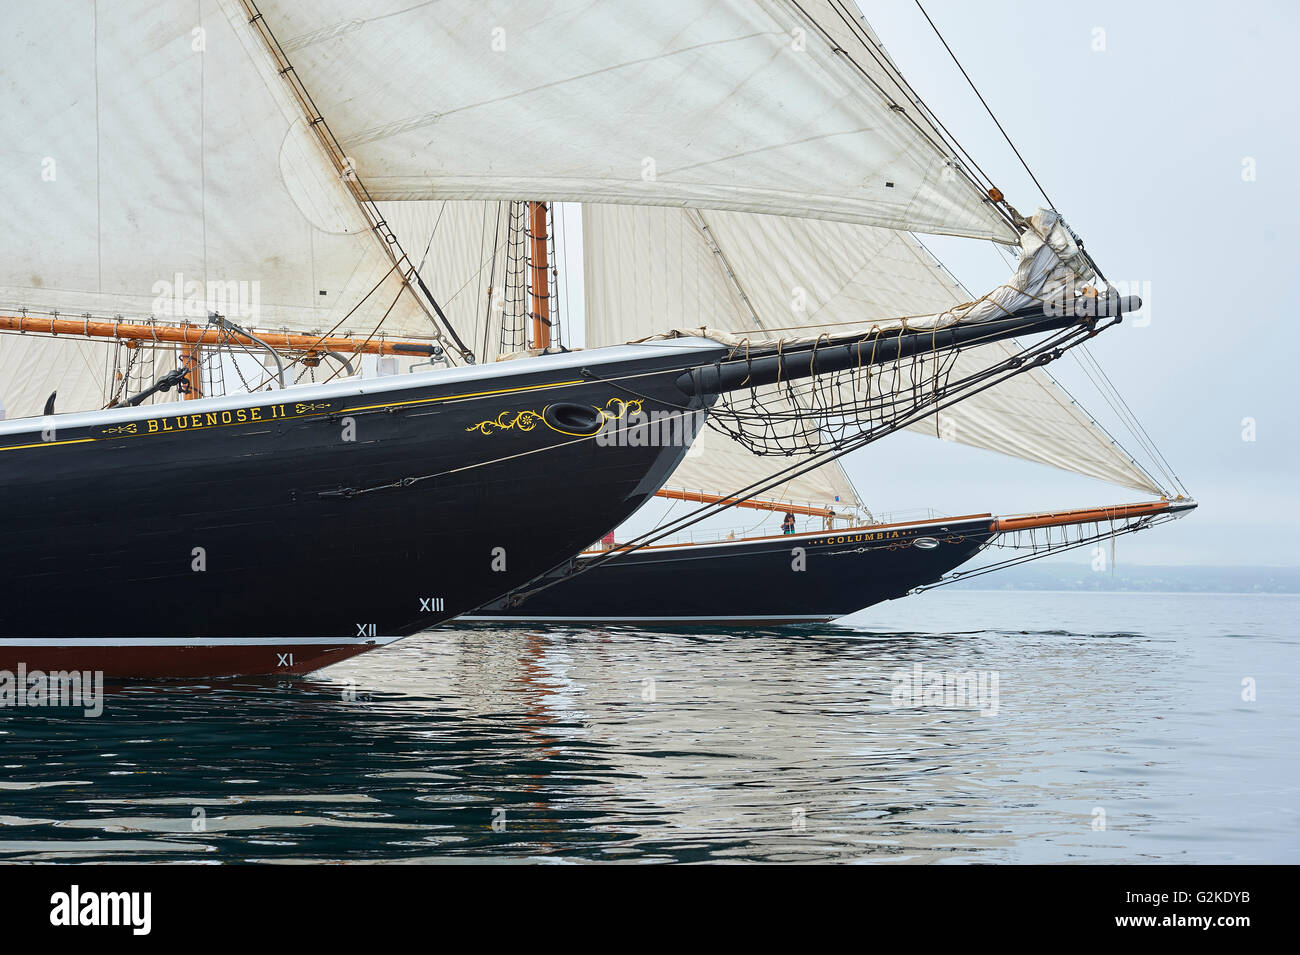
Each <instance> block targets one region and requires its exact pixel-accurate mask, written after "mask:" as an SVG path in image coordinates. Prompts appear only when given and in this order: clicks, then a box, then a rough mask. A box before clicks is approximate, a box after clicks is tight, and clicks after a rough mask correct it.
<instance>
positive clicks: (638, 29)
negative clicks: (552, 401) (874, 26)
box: [258, 0, 1016, 242]
mask: <svg viewBox="0 0 1300 955" xmlns="http://www.w3.org/2000/svg"><path fill="white" fill-rule="evenodd" d="M845 7H846V5H845V4H843V3H842V2H838V0H799V2H798V3H795V2H792V0H658V2H656V3H654V4H652V5H648V6H640V5H635V4H628V3H626V2H624V0H538V2H533V3H518V2H514V0H487V2H485V0H451V2H442V3H425V4H413V3H410V2H408V0H372V2H370V3H367V4H366V5H365V8H364V11H363V10H361V9H359V8H358V7H357V5H356V4H355V3H354V2H352V0H314V2H312V3H299V2H296V0H259V2H258V9H259V10H261V11H262V13H263V14H264V15H265V16H266V20H267V22H268V23H269V24H270V25H271V26H272V28H273V29H274V31H275V33H276V36H277V38H278V39H279V41H280V43H281V45H282V46H283V47H284V49H285V51H286V53H287V55H288V57H289V58H290V59H291V60H292V62H293V64H294V67H295V69H296V71H297V73H298V75H299V76H300V77H301V78H302V80H303V83H304V84H305V86H306V87H307V89H309V90H310V91H311V93H312V97H313V98H314V100H315V102H316V104H317V105H318V107H319V108H320V110H321V112H322V114H323V115H324V116H326V117H327V118H328V120H329V123H330V126H331V128H332V129H333V130H334V132H335V133H336V134H337V135H338V137H339V140H340V142H341V143H342V145H343V148H344V149H345V150H346V152H347V154H348V155H349V156H350V157H352V158H353V159H354V160H355V162H356V164H357V168H358V169H359V170H360V172H361V175H362V177H363V178H364V179H365V182H366V185H367V187H368V188H369V190H370V192H371V193H372V194H373V195H374V196H375V198H376V199H451V198H459V199H501V198H507V199H539V200H540V199H548V200H571V201H578V202H606V203H633V204H638V205H676V206H696V207H701V208H710V209H731V210H736V211H743V212H758V213H776V214H787V215H799V216H807V217H817V218H827V219H837V220H843V221H848V222H858V223H863V224H868V225H874V226H883V227H888V228H895V229H912V230H916V231H920V232H933V233H948V234H953V235H961V236H971V237H976V238H986V239H996V240H998V241H1003V242H1015V241H1016V235H1015V232H1014V230H1013V229H1012V228H1011V227H1010V226H1009V225H1008V224H1007V222H1006V221H1005V220H1004V218H1003V216H1002V215H1001V214H1000V213H999V212H998V211H997V210H996V209H995V208H994V207H993V206H992V204H990V203H989V202H988V201H987V200H986V199H985V197H984V195H983V193H982V192H981V191H980V190H979V189H978V188H976V187H975V186H974V185H972V183H971V182H970V181H969V180H968V179H967V178H966V177H965V175H964V174H963V172H962V170H961V167H960V166H959V165H957V164H956V160H955V159H954V158H953V157H952V156H951V155H949V154H948V151H947V150H946V149H944V148H941V146H940V144H941V143H942V141H943V140H942V137H941V136H940V134H939V131H938V130H937V129H936V128H935V127H934V126H933V125H932V124H931V123H930V122H929V121H928V119H926V118H925V116H924V114H923V111H922V110H921V109H920V107H918V106H916V105H915V103H914V102H913V99H912V95H911V94H910V92H909V91H908V90H907V89H906V88H905V87H903V85H902V84H901V81H900V80H899V78H898V77H897V74H896V71H894V70H893V69H892V67H891V64H889V63H888V61H887V60H886V59H885V58H884V55H883V53H882V52H881V51H880V50H879V47H878V44H877V43H876V42H875V41H874V38H873V37H872V36H871V35H870V32H869V30H867V28H865V26H864V25H863V24H862V23H861V21H860V20H859V19H858V18H856V17H853V18H846V14H845V12H844V11H845Z"/></svg>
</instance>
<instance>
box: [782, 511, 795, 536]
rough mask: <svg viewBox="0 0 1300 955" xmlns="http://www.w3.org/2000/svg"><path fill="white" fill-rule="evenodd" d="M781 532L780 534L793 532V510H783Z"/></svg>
mask: <svg viewBox="0 0 1300 955" xmlns="http://www.w3.org/2000/svg"><path fill="white" fill-rule="evenodd" d="M781 533H782V534H793V533H794V512H793V511H786V512H785V519H784V520H783V521H781Z"/></svg>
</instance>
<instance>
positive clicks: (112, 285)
mask: <svg viewBox="0 0 1300 955" xmlns="http://www.w3.org/2000/svg"><path fill="white" fill-rule="evenodd" d="M0 63H3V64H4V67H3V68H4V72H5V75H6V77H8V80H7V83H8V89H7V91H6V93H5V136H4V138H3V142H0V177H2V178H3V181H4V182H5V183H6V186H7V188H6V194H5V201H6V217H5V228H4V229H3V230H0V314H14V313H15V311H16V310H20V309H23V308H26V309H28V310H30V311H31V312H32V313H42V314H49V313H50V312H53V311H57V312H59V313H61V314H62V315H63V316H64V317H79V316H81V315H82V314H83V313H91V314H93V315H96V316H108V317H110V318H111V316H113V315H116V314H121V315H123V316H125V317H127V318H128V319H129V320H133V321H138V320H140V319H141V318H144V319H148V317H149V316H151V315H152V316H155V317H157V318H159V319H160V320H166V321H179V320H183V319H186V318H188V319H189V320H190V321H194V322H197V323H199V324H203V323H204V322H205V320H206V315H207V312H208V310H210V308H211V307H212V306H213V305H214V304H215V305H216V306H217V310H219V311H222V312H223V313H225V314H226V315H227V316H228V317H230V318H231V319H233V320H235V321H238V322H240V323H241V324H243V325H245V326H246V327H252V328H257V329H270V330H275V329H292V330H294V331H308V332H317V331H319V332H325V331H331V330H332V331H333V332H334V333H335V334H340V335H343V334H353V335H361V336H365V335H370V334H371V333H372V332H374V330H375V329H376V328H377V327H378V326H379V324H380V322H381V321H383V329H382V332H381V333H382V334H386V335H388V336H422V337H426V338H427V337H430V336H432V335H433V334H434V333H435V328H434V325H433V323H432V321H431V320H430V318H429V317H428V316H427V315H426V314H425V312H424V311H423V309H422V308H421V307H419V304H418V302H417V301H416V300H415V297H414V295H412V294H411V293H409V292H406V293H404V292H403V288H404V283H403V281H402V277H401V275H400V272H399V271H397V270H396V269H395V267H394V263H393V259H392V257H391V255H390V250H389V249H388V248H387V247H386V244H385V243H384V242H382V241H381V240H380V238H379V237H377V236H376V235H375V233H374V232H372V231H371V227H370V223H369V221H368V220H367V219H366V217H365V215H364V214H363V213H362V210H361V207H360V205H359V204H358V202H357V200H356V199H355V198H354V197H353V195H352V194H351V192H350V190H349V188H348V186H347V184H346V183H345V182H344V181H343V179H341V178H340V175H339V173H338V171H337V170H336V169H335V167H334V165H333V164H332V161H331V160H330V159H329V156H328V154H327V153H326V151H325V150H324V148H323V147H322V146H321V145H320V143H319V141H318V140H317V137H316V133H315V132H314V131H313V130H312V128H311V127H310V126H309V124H308V122H307V117H306V115H305V114H304V112H303V108H302V107H301V106H300V104H299V103H298V101H297V100H296V99H295V98H294V97H293V96H292V95H291V91H290V88H289V86H288V84H287V82H286V80H285V78H284V77H283V76H281V75H280V74H279V72H278V70H277V68H276V64H275V62H274V60H273V58H272V56H271V54H270V52H269V49H268V47H267V44H266V43H265V41H264V40H263V39H262V37H261V36H260V35H258V34H257V32H256V31H255V28H254V27H252V26H250V24H249V16H248V13H247V11H246V10H245V8H244V6H243V5H242V4H241V3H239V2H236V0H197V2H193V3H172V2H168V3H158V2H156V0H114V2H100V3H86V2H80V0H78V2H72V0H57V2H39V3H38V2H27V3H21V4H9V5H6V7H5V28H4V30H3V31H2V32H0ZM7 347H11V346H10V344H9V342H8V337H7V336H0V349H4V348H7ZM2 393H3V382H0V394H2Z"/></svg>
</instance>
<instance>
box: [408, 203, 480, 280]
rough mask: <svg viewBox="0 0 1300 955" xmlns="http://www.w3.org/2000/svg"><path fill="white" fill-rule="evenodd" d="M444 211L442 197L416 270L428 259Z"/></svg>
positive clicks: (445, 209)
mask: <svg viewBox="0 0 1300 955" xmlns="http://www.w3.org/2000/svg"><path fill="white" fill-rule="evenodd" d="M446 211H447V200H446V199H444V200H442V205H440V206H439V207H438V218H436V219H434V220H433V231H432V232H430V233H429V244H428V245H426V246H425V247H424V255H423V256H421V257H420V264H419V265H417V266H416V267H415V268H416V271H417V272H418V271H419V270H420V269H422V268H424V263H425V262H427V261H429V250H430V249H432V248H433V240H434V237H435V236H437V234H438V226H440V225H441V224H442V214H443V213H444V212H446ZM480 251H481V250H480Z"/></svg>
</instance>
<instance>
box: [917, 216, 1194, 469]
mask: <svg viewBox="0 0 1300 955" xmlns="http://www.w3.org/2000/svg"><path fill="white" fill-rule="evenodd" d="M909 235H911V236H912V238H913V239H914V240H916V244H917V245H919V246H920V247H921V248H922V249H924V250H925V252H926V253H927V254H928V255H929V256H930V257H931V258H932V259H933V260H934V261H935V263H936V264H937V265H938V266H939V268H941V269H942V270H943V271H944V272H945V273H947V274H948V275H950V276H952V279H953V281H954V282H956V283H957V286H958V288H960V289H961V290H962V292H963V293H964V294H966V295H970V292H969V291H968V290H967V289H966V287H965V285H963V284H962V282H961V280H960V279H958V278H957V276H956V275H954V274H953V272H952V270H950V269H949V268H948V267H947V266H946V265H945V264H944V263H943V261H942V260H941V259H940V258H939V257H938V256H937V255H935V254H934V252H933V251H931V249H930V248H929V246H927V245H926V244H925V242H924V241H923V240H922V239H921V237H920V236H918V235H916V233H909ZM993 248H994V249H995V250H996V251H997V254H998V257H999V258H1000V259H1002V260H1004V261H1005V262H1006V264H1007V265H1008V266H1010V267H1011V268H1013V269H1014V268H1015V266H1016V263H1015V262H1013V261H1010V258H1011V253H1010V252H1008V251H1007V250H1006V249H1005V248H1003V246H1001V245H1000V244H998V243H994V244H993ZM955 307H960V306H955ZM1085 359H1086V360H1087V361H1089V362H1091V363H1092V364H1093V365H1095V366H1096V367H1097V370H1098V371H1099V372H1101V373H1102V374H1104V370H1103V369H1102V368H1101V365H1100V364H1099V363H1098V362H1097V360H1096V358H1095V357H1093V355H1092V352H1091V351H1089V349H1088V346H1087V344H1086V343H1085V344H1084V345H1083V346H1082V347H1081V348H1080V350H1079V351H1078V352H1075V353H1074V360H1075V361H1076V362H1078V363H1079V364H1080V366H1081V367H1083V370H1084V373H1085V374H1086V375H1088V378H1089V380H1091V381H1092V382H1093V385H1094V387H1096V389H1097V392H1098V394H1099V395H1100V396H1101V399H1102V401H1104V402H1105V403H1106V404H1107V405H1108V406H1109V407H1110V408H1111V409H1112V410H1114V411H1115V412H1116V414H1117V415H1118V416H1119V418H1120V421H1121V423H1122V424H1124V425H1125V427H1127V428H1128V430H1129V431H1130V433H1132V432H1134V431H1135V428H1134V424H1136V425H1137V426H1138V427H1141V422H1140V421H1138V420H1137V416H1136V415H1132V414H1131V413H1130V417H1132V418H1133V422H1134V423H1133V424H1130V423H1129V422H1127V421H1125V420H1124V416H1123V413H1122V412H1120V411H1119V409H1117V408H1115V401H1114V400H1112V399H1111V397H1110V396H1109V395H1107V393H1106V391H1105V389H1104V388H1103V387H1102V386H1101V384H1100V383H1099V382H1098V381H1096V379H1095V378H1094V377H1093V376H1092V374H1090V373H1089V372H1088V369H1087V367H1086V366H1085V365H1084V362H1085ZM1040 370H1041V371H1042V373H1043V374H1044V375H1045V376H1046V377H1047V378H1048V379H1049V380H1050V381H1051V383H1052V384H1054V385H1055V386H1056V387H1057V388H1060V389H1061V391H1062V392H1063V393H1064V394H1065V396H1066V397H1067V398H1069V399H1070V401H1071V402H1072V403H1073V404H1074V406H1075V407H1077V408H1078V409H1079V411H1080V412H1082V413H1083V414H1084V415H1086V416H1087V417H1088V419H1089V420H1090V421H1091V423H1092V424H1094V425H1095V426H1096V427H1097V428H1098V429H1099V430H1100V431H1101V432H1102V433H1103V434H1105V435H1106V437H1107V438H1109V439H1110V440H1111V441H1112V442H1113V443H1114V444H1115V446H1116V447H1117V448H1118V449H1119V450H1121V451H1123V452H1124V454H1125V455H1126V456H1127V457H1128V459H1129V461H1130V462H1131V463H1132V464H1133V466H1134V467H1136V468H1137V469H1138V470H1139V471H1140V472H1142V474H1143V475H1145V476H1146V477H1147V478H1148V479H1149V480H1150V481H1151V483H1152V484H1159V482H1158V481H1156V480H1155V478H1154V477H1153V476H1152V475H1151V474H1150V473H1149V472H1148V471H1147V469H1146V468H1145V467H1143V466H1142V464H1140V463H1139V462H1138V461H1137V460H1136V459H1135V458H1134V456H1133V454H1132V453H1131V452H1130V451H1129V450H1128V449H1127V448H1126V447H1124V445H1123V444H1121V443H1120V442H1119V440H1118V439H1117V438H1116V437H1115V436H1114V435H1113V434H1111V432H1110V430H1109V429H1108V428H1106V427H1105V425H1103V424H1102V423H1101V422H1100V421H1098V420H1097V418H1096V416H1095V415H1093V414H1092V413H1091V412H1090V411H1088V409H1087V408H1086V407H1084V405H1083V403H1082V402H1080V401H1079V400H1078V399H1077V398H1076V397H1075V396H1074V395H1073V394H1071V392H1070V390H1069V389H1068V388H1066V387H1065V386H1064V385H1063V384H1061V382H1059V381H1058V380H1057V379H1056V376H1055V375H1053V374H1052V373H1051V372H1050V371H1049V370H1048V369H1046V368H1042V369H1040ZM1111 390H1112V391H1113V392H1114V396H1115V399H1116V400H1118V401H1120V402H1121V403H1123V401H1124V399H1123V395H1122V394H1120V392H1119V389H1118V388H1115V387H1114V386H1113V385H1112V386H1111ZM937 420H938V419H937V416H936V422H937ZM1133 436H1134V437H1135V438H1136V439H1137V441H1138V444H1139V446H1140V447H1142V449H1143V450H1144V451H1145V452H1146V453H1147V454H1148V455H1149V456H1150V457H1151V458H1152V462H1151V463H1152V464H1154V465H1155V467H1156V469H1157V470H1160V471H1161V472H1162V473H1163V474H1164V475H1165V477H1167V478H1169V479H1170V480H1171V481H1172V482H1173V483H1174V484H1175V485H1177V486H1178V487H1180V488H1181V489H1182V490H1183V491H1184V492H1185V491H1186V488H1185V487H1182V482H1181V481H1180V480H1178V477H1177V475H1176V474H1174V473H1173V471H1172V468H1169V467H1168V462H1167V461H1165V462H1164V464H1163V465H1162V464H1161V460H1162V459H1163V457H1164V456H1163V455H1162V454H1161V453H1160V450H1159V448H1157V447H1155V445H1154V442H1152V443H1151V445H1150V446H1149V447H1148V446H1147V445H1146V444H1144V443H1143V441H1142V438H1141V437H1140V436H1138V435H1136V434H1134V435H1133Z"/></svg>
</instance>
